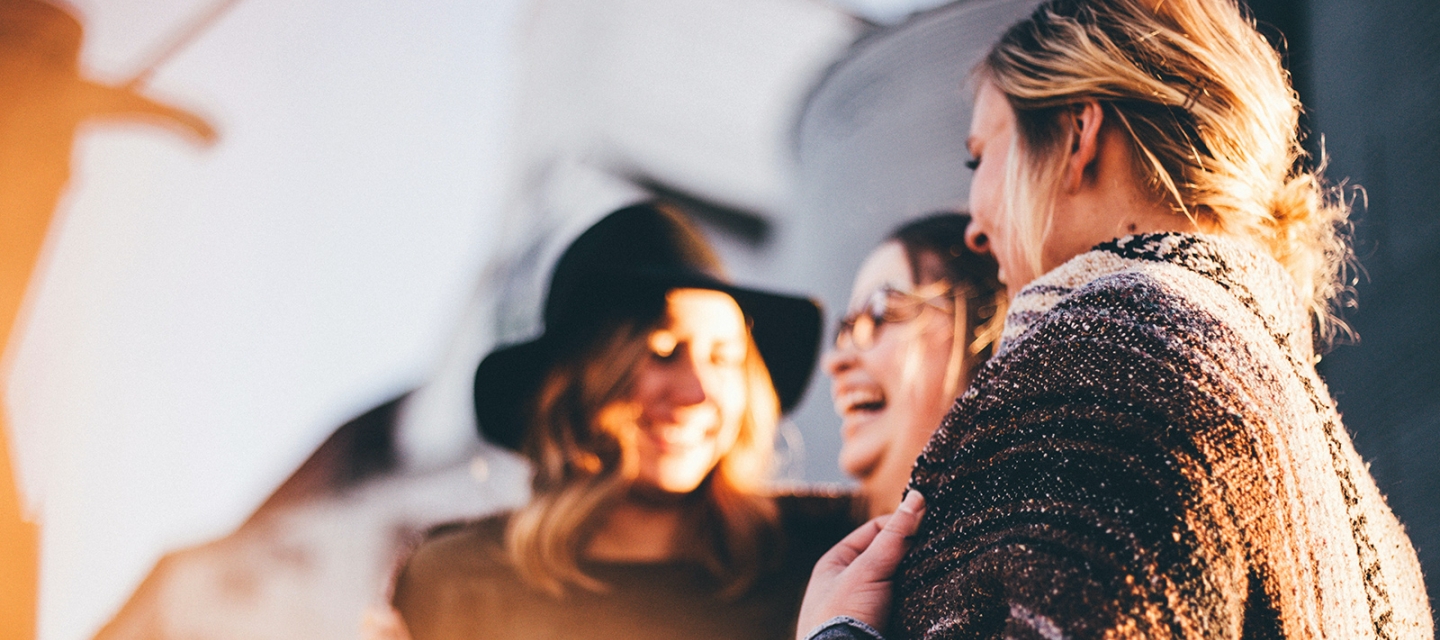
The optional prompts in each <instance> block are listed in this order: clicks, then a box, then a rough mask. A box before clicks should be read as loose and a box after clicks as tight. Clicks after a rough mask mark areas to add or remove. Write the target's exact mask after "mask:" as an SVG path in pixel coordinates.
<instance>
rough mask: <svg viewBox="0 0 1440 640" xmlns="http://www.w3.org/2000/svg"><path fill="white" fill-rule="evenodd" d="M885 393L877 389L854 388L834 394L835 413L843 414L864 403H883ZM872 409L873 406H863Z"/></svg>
mask: <svg viewBox="0 0 1440 640" xmlns="http://www.w3.org/2000/svg"><path fill="white" fill-rule="evenodd" d="M884 403H885V394H884V393H883V392H881V391H880V390H879V389H854V390H850V391H846V392H844V393H842V394H840V395H838V396H835V411H836V413H840V414H845V413H849V412H851V411H855V410H856V409H857V408H858V407H862V406H865V405H883V404H884ZM865 408H866V409H872V408H873V407H865Z"/></svg>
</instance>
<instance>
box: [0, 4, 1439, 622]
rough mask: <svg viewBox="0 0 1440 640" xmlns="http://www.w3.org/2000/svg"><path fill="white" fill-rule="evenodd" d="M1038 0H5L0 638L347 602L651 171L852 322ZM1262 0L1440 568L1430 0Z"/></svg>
mask: <svg viewBox="0 0 1440 640" xmlns="http://www.w3.org/2000/svg"><path fill="white" fill-rule="evenodd" d="M1034 4H1035V2H1034V0H961V1H958V2H943V1H941V0H833V1H832V2H822V1H819V0H487V1H486V2H474V1H469V2H463V1H460V0H410V1H408V2H404V3H400V2H381V1H378V0H344V1H342V0H315V1H312V2H304V3H295V2H282V1H280V0H104V1H102V0H74V1H73V2H68V3H62V2H60V0H0V231H3V234H0V236H3V238H0V242H3V244H0V260H3V261H4V263H3V265H0V266H3V271H0V277H3V278H5V282H3V283H0V287H6V288H3V289H0V295H3V296H5V297H3V298H0V303H5V304H8V305H9V307H8V309H9V310H8V311H7V313H8V314H9V315H6V316H3V317H0V320H5V319H6V318H8V319H10V320H5V324H6V327H5V329H6V330H10V333H9V340H8V344H7V346H6V349H5V352H4V353H5V355H4V360H3V369H0V375H3V376H4V378H3V379H4V395H3V399H4V405H5V409H6V412H5V419H4V424H5V436H6V438H5V440H4V443H5V446H6V450H4V451H0V464H5V465H8V466H5V467H0V519H3V520H4V521H3V522H0V526H3V527H5V528H4V529H3V530H0V543H3V546H0V637H3V638H8V637H16V638H25V637H31V635H32V634H38V637H41V638H46V639H51V638H54V639H70V638H88V637H94V636H96V635H97V634H98V635H99V636H100V637H106V638H135V637H144V638H157V637H158V638H165V637H191V638H231V637H234V638H261V637H264V638H331V637H333V638H353V637H356V636H357V635H358V632H359V615H360V611H361V610H362V609H363V607H365V606H366V605H367V604H370V603H374V602H380V601H382V600H383V598H384V597H385V578H386V576H387V575H388V573H389V571H390V568H391V567H392V565H393V563H394V561H395V559H396V557H397V554H398V553H400V550H401V549H402V548H403V545H404V543H405V540H406V539H407V538H408V537H409V536H412V535H413V534H414V533H415V532H417V531H420V530H423V529H424V528H425V527H427V526H429V525H431V524H433V523H435V522H438V521H442V520H447V519H453V518H459V517H470V516H474V515H479V514H483V513H486V512H489V511H493V510H496V509H502V508H505V507H506V506H509V505H513V504H515V503H517V502H519V501H521V500H523V499H524V498H525V484H526V475H525V474H526V472H525V469H524V466H523V465H522V464H521V463H520V462H519V461H517V460H516V459H514V458H513V457H512V456H509V455H506V454H504V453H502V452H499V451H497V450H495V449H493V448H491V447H488V446H487V445H485V444H484V443H482V442H480V441H479V440H478V439H477V437H476V436H475V431H474V423H473V417H472V415H471V408H470V377H471V375H472V374H473V370H474V366H475V364H476V363H477V362H478V361H479V359H480V357H481V355H483V354H484V353H485V352H487V351H488V350H489V349H490V348H492V347H493V346H495V345H496V344H498V343H505V342H511V341H515V340H522V339H525V338H528V337H530V336H531V335H533V334H535V333H537V332H538V331H539V326H538V325H537V322H538V315H539V309H538V306H539V301H540V298H541V296H542V294H543V285H544V282H545V280H546V279H547V278H548V271H549V268H550V264H551V262H552V261H553V260H554V258H555V256H556V255H558V253H559V251H560V250H561V249H563V247H564V246H565V244H567V243H568V242H569V241H570V240H571V239H572V238H573V237H574V236H575V235H577V234H578V233H579V232H580V231H581V230H583V229H584V228H585V227H586V226H588V224H589V223H590V222H592V221H594V220H595V219H596V218H598V217H599V216H600V215H603V214H604V213H606V212H608V211H610V210H613V209H614V208H616V207H618V206H621V205H623V204H627V203H630V202H633V201H635V200H637V199H641V198H649V197H661V198H664V199H667V200H669V201H670V202H673V203H675V204H677V205H679V206H681V207H682V208H684V209H685V210H686V211H688V212H689V213H690V214H691V215H692V216H693V217H694V218H695V219H696V220H697V221H698V222H699V223H700V224H701V225H702V226H703V227H704V228H705V230H706V231H707V233H709V234H710V235H711V237H712V239H713V240H714V241H715V242H716V243H717V245H718V246H719V247H720V248H721V251H722V253H723V255H724V257H725V259H726V261H727V263H728V264H729V265H730V267H731V271H732V275H733V276H734V277H735V279H736V280H738V281H740V282H744V283H748V284H759V285H762V286H765V287H767V288H774V289H780V290H785V291H792V292H803V293H808V294H810V295H814V296H815V297H817V298H818V299H820V300H821V301H822V302H823V303H824V304H825V306H826V310H827V314H828V318H829V320H830V321H831V322H833V321H834V319H835V318H836V317H837V316H838V315H839V312H840V311H841V310H842V308H843V306H844V302H845V299H846V297H847V295H848V290H849V283H850V280H851V277H852V275H853V273H854V270H855V268H856V267H857V266H858V264H859V262H860V260H861V259H862V258H863V257H864V255H865V254H866V252H868V250H869V249H870V248H871V247H872V246H873V245H874V244H875V243H876V242H877V241H878V240H879V239H880V238H881V237H882V235H883V234H884V233H885V232H886V231H888V230H889V229H890V228H892V227H893V226H895V224H897V223H898V222H900V221H902V220H904V219H907V218H910V217H914V216H917V215H921V214H925V213H929V212H933V211H938V210H942V209H954V208H960V207H963V204H964V202H965V198H966V188H967V180H968V174H967V173H966V172H965V171H963V169H962V168H961V163H962V162H963V161H964V160H965V159H966V157H965V152H964V150H963V146H961V143H962V141H963V139H964V137H965V132H966V130H967V128H968V119H969V106H968V100H969V93H968V90H967V89H966V87H965V80H966V73H967V71H968V70H969V68H970V67H971V66H972V65H973V64H974V62H975V60H976V59H977V57H978V56H979V55H980V54H981V53H982V52H983V51H984V50H985V49H986V48H987V47H988V45H989V44H990V43H991V41H993V40H994V39H995V38H996V37H997V36H998V34H999V31H1000V30H1001V29H1003V28H1004V26H1006V25H1007V24H1009V23H1010V22H1013V21H1014V20H1016V19H1018V18H1020V17H1022V16H1023V15H1025V14H1026V13H1027V12H1028V11H1029V10H1030V8H1031V7H1033V5H1034ZM1249 4H1250V7H1251V9H1252V10H1253V12H1254V14H1255V15H1256V17H1257V19H1258V20H1259V21H1260V23H1261V26H1262V30H1263V31H1265V32H1266V34H1267V35H1268V36H1270V37H1271V38H1272V40H1273V41H1274V42H1276V43H1277V44H1280V45H1281V46H1283V47H1285V49H1286V50H1287V51H1288V53H1287V63H1288V65H1289V67H1290V69H1291V70H1292V73H1293V75H1294V79H1295V84H1296V87H1297V89H1298V91H1299V92H1300V95H1301V98H1302V100H1303V101H1304V103H1305V104H1306V106H1307V109H1308V114H1307V117H1306V121H1305V127H1306V129H1307V131H1308V139H1307V140H1308V142H1307V143H1308V145H1309V146H1310V148H1311V149H1312V150H1313V151H1314V152H1315V153H1317V154H1318V153H1319V152H1320V150H1321V149H1323V150H1324V151H1325V153H1326V155H1327V156H1328V158H1329V165H1328V170H1327V174H1328V175H1329V176H1330V178H1331V179H1332V180H1334V181H1337V182H1340V181H1343V182H1345V183H1346V184H1348V185H1358V186H1361V187H1363V191H1359V190H1356V191H1353V192H1352V193H1353V194H1354V196H1355V197H1356V198H1357V205H1358V206H1357V214H1356V224H1357V238H1358V247H1359V251H1360V255H1361V262H1362V264H1363V265H1364V268H1365V269H1364V273H1363V274H1359V278H1358V280H1357V284H1356V289H1357V292H1358V303H1359V304H1358V307H1357V308H1356V309H1354V310H1352V312H1351V313H1350V316H1349V317H1350V320H1351V323H1352V325H1353V326H1354V327H1355V328H1356V329H1357V331H1358V333H1359V334H1360V339H1359V341H1358V342H1357V343H1355V344H1349V345H1342V346H1339V347H1337V348H1336V349H1335V350H1334V351H1332V352H1331V353H1330V354H1328V355H1327V356H1326V357H1325V359H1324V360H1323V361H1322V363H1321V370H1322V373H1323V374H1324V375H1325V377H1326V378H1327V380H1328V381H1329V383H1330V386H1331V390H1332V392H1333V393H1334V394H1335V395H1336V397H1337V399H1338V401H1339V404H1340V408H1341V410H1342V412H1343V413H1344V414H1345V423H1346V425H1347V426H1348V428H1349V429H1350V430H1351V432H1352V433H1353V434H1354V437H1355V441H1356V445H1357V447H1358V448H1359V449H1360V451H1361V453H1362V454H1363V455H1364V456H1365V457H1366V458H1367V459H1368V460H1370V461H1372V467H1371V471H1372V473H1373V474H1374V475H1375V477H1376V479H1377V480H1378V481H1379V483H1380V486H1381V488H1382V490H1384V491H1385V492H1386V493H1387V495H1388V496H1389V499H1390V502H1391V505H1392V506H1393V507H1394V509H1395V510H1396V511H1397V512H1398V514H1399V515H1400V517H1401V519H1402V520H1403V521H1404V522H1405V523H1406V524H1407V526H1408V527H1409V530H1410V533H1411V536H1412V539H1413V541H1414V542H1415V544H1416V546H1417V547H1418V548H1419V552H1420V557H1421V560H1422V563H1424V564H1425V567H1426V569H1427V574H1428V575H1429V580H1430V583H1429V585H1430V590H1431V592H1432V593H1437V592H1440V580H1437V579H1436V577H1435V576H1436V575H1437V571H1440V569H1437V567H1440V500H1437V498H1440V464H1437V462H1440V453H1437V451H1440V322H1437V320H1436V318H1437V317H1440V216H1437V215H1436V214H1435V213H1434V212H1433V211H1434V205H1433V203H1434V202H1436V201H1440V163H1437V162H1436V161H1435V158H1436V157H1437V155H1440V117H1437V115H1436V114H1440V36H1436V35H1435V34H1437V33H1440V5H1436V4H1435V3H1434V2H1432V0H1367V1H1364V2H1361V1H1358V0H1250V3H1249ZM27 283H28V287H27ZM12 327H13V328H12ZM0 335H3V334H0ZM827 335H828V334H827ZM837 429H838V419H837V418H836V417H835V416H834V415H833V413H832V411H831V408H830V402H829V397H828V384H827V382H826V381H825V380H824V379H823V378H820V377H817V379H816V380H815V381H814V383H813V384H812V387H811V391H810V393H809V395H808V397H807V399H806V400H805V402H804V403H803V405H802V406H801V408H800V409H799V410H798V411H797V412H795V413H794V414H793V415H792V416H791V419H790V421H789V423H788V424H787V426H786V427H785V429H784V432H785V434H784V437H783V438H782V442H781V448H782V452H783V454H784V460H785V464H784V467H783V469H782V470H781V472H782V476H783V478H782V481H783V482H788V483H839V482H842V481H843V476H842V474H841V473H840V472H839V470H838V468H837V467H836V464H835V456H836V453H837V452H838V449H839V434H838V431H837ZM22 516H23V517H24V518H25V519H26V520H28V521H29V522H32V523H36V524H38V526H33V525H26V524H23V523H22V521H21V520H20V518H21V517H22Z"/></svg>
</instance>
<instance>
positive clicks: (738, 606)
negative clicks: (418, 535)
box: [394, 495, 859, 640]
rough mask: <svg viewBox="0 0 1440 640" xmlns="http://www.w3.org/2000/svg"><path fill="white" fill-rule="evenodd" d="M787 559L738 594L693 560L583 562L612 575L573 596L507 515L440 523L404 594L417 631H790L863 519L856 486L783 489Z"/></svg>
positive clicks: (639, 639)
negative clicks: (535, 576)
mask: <svg viewBox="0 0 1440 640" xmlns="http://www.w3.org/2000/svg"><path fill="white" fill-rule="evenodd" d="M776 506H778V507H779V510H780V523H781V528H782V531H783V533H784V541H783V545H784V547H783V550H782V551H783V553H782V554H781V555H780V560H781V562H780V563H779V564H778V565H777V566H775V567H774V568H773V569H772V570H770V571H767V572H765V573H764V574H762V575H761V576H760V577H759V579H758V580H757V582H756V585H755V587H754V588H752V589H751V590H750V592H749V593H746V594H745V595H744V596H742V597H740V598H739V599H736V600H722V599H721V598H720V597H719V593H718V592H719V590H720V584H719V583H718V582H717V581H716V580H715V579H714V578H713V577H712V576H711V575H710V574H709V573H708V572H706V571H705V569H703V568H702V567H700V566H699V565H698V564H694V563H689V562H656V563H623V562H584V563H582V565H581V566H582V568H583V569H584V570H585V571H586V573H587V574H588V575H590V576H592V577H595V578H598V579H599V580H601V581H602V582H604V583H605V584H607V585H608V586H609V591H607V592H605V593H594V592H590V591H585V590H581V589H572V590H571V591H570V593H568V594H567V595H566V597H564V598H555V597H553V596H551V595H549V594H548V593H545V592H541V591H538V590H536V589H533V588H531V587H530V586H529V585H528V584H526V583H525V582H523V581H522V580H521V579H520V577H519V576H518V575H517V574H516V573H515V570H514V568H513V566H512V565H511V563H510V561H509V558H508V556H507V554H506V552H505V549H504V536H505V525H506V522H507V518H508V516H505V515H502V516H497V517H492V518H486V519H484V520H478V521H474V522H470V523H464V524H459V525H452V526H447V527H442V528H438V529H436V530H435V531H434V532H432V533H431V534H430V535H429V536H428V537H427V538H426V540H425V541H424V542H423V543H422V544H421V545H420V546H419V547H418V548H417V549H416V551H415V553H414V554H413V555H412V557H411V558H410V560H409V562H408V563H407V564H406V566H405V568H404V569H403V570H402V571H401V573H400V575H399V576H398V577H397V579H396V583H395V595H394V605H395V608H396V609H398V610H399V611H400V614H401V616H402V617H403V618H404V619H405V623H406V625H407V626H408V627H409V630H410V633H411V636H412V637H413V638H414V640H433V639H437V638H445V639H457V640H458V639H461V638H485V639H487V640H512V639H513V640H560V639H565V640H570V639H591V638H593V639H596V640H599V639H606V640H608V639H612V638H614V639H626V640H630V639H634V640H671V639H676V638H684V639H687V640H710V639H713V640H765V639H767V638H773V639H775V640H781V639H784V640H792V639H793V638H794V637H795V618H796V616H797V614H798V613H799V611H800V598H801V596H802V595H803V594H804V591H805V585H806V583H807V582H808V581H809V578H810V571H811V569H812V568H813V567H814V566H815V561H816V560H818V559H819V558H820V556H821V554H823V553H825V551H827V550H828V549H829V548H830V547H831V546H832V545H834V544H835V543H836V542H839V541H840V539H841V538H843V537H845V535H846V534H848V533H850V531H852V530H853V529H854V528H855V527H856V526H858V524H859V523H858V522H857V521H856V519H855V518H854V517H853V515H852V514H853V513H854V512H855V509H854V505H853V504H852V501H851V500H850V499H849V498H848V497H846V496H814V495H808V496H794V495H789V496H782V497H780V498H777V499H776Z"/></svg>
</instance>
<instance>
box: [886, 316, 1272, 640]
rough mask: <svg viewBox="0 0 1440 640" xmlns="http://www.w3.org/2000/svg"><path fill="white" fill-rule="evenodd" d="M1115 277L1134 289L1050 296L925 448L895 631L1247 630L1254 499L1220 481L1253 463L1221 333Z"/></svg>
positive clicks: (976, 634)
mask: <svg viewBox="0 0 1440 640" xmlns="http://www.w3.org/2000/svg"><path fill="white" fill-rule="evenodd" d="M1145 293H1146V295H1147V296H1148V298H1147V299H1158V300H1162V301H1163V299H1164V296H1163V295H1162V294H1163V292H1145ZM1117 295H1118V296H1128V297H1132V298H1133V297H1134V296H1135V292H1134V291H1133V290H1131V291H1125V290H1121V291H1105V290H1101V291H1096V292H1092V293H1091V294H1089V295H1088V297H1085V296H1082V297H1080V298H1079V299H1076V300H1067V301H1065V302H1062V303H1061V305H1062V307H1057V309H1056V310H1052V312H1051V313H1050V314H1047V316H1046V317H1047V318H1048V317H1050V316H1051V315H1054V316H1055V317H1056V319H1055V320H1054V321H1051V322H1047V323H1039V324H1037V325H1036V326H1034V327H1032V329H1031V331H1032V333H1031V334H1030V335H1029V336H1028V337H1027V338H1026V339H1024V340H1022V341H1020V342H1018V343H1017V344H1016V345H1015V347H1014V348H1013V349H1011V350H1009V351H1008V352H1005V353H1002V354H1001V355H1000V356H998V357H997V358H996V359H995V360H993V361H992V362H991V363H989V365H987V367H986V368H985V369H984V370H983V371H982V372H981V374H980V376H979V377H978V378H977V381H976V383H975V385H974V386H973V387H972V389H971V390H970V391H968V392H967V393H966V395H965V396H964V397H962V398H961V400H960V401H959V402H958V403H957V405H956V407H955V408H954V409H953V410H952V412H951V414H950V415H949V416H947V418H946V420H945V422H944V424H943V425H942V427H941V429H940V430H939V431H938V432H937V434H936V436H935V438H934V439H932V440H931V443H930V445H929V446H928V447H927V449H926V450H925V452H924V453H923V454H922V455H921V457H920V459H919V461H918V462H917V467H916V470H915V473H914V476H913V478H912V481H913V483H914V485H915V486H916V487H917V488H918V489H920V491H921V492H922V493H924V494H925V496H926V499H927V500H926V502H927V514H926V517H925V521H924V522H923V523H922V527H921V531H920V532H919V533H918V534H917V536H916V543H915V545H914V546H913V547H912V549H911V551H910V553H909V554H908V555H907V556H906V558H905V560H904V561H903V562H902V565H901V568H900V572H899V575H898V576H897V583H896V584H897V593H896V603H897V604H896V606H897V611H896V615H895V616H894V617H893V618H892V619H893V620H895V622H894V623H892V625H891V629H890V631H889V633H891V634H892V635H893V636H896V637H917V638H918V637H926V638H992V637H1016V638H1058V637H1066V638H1092V637H1145V638H1165V637H1201V636H1203V637H1239V636H1240V635H1241V632H1242V626H1243V624H1244V618H1245V612H1244V608H1245V607H1244V597H1245V590H1246V587H1247V584H1248V583H1247V575H1246V572H1247V568H1246V567H1247V564H1246V560H1245V553H1244V549H1243V547H1244V543H1243V540H1241V536H1239V535H1238V533H1237V532H1238V531H1239V528H1238V526H1237V518H1239V517H1245V514H1238V515H1237V514H1235V513H1231V510H1230V508H1229V507H1228V506H1227V504H1226V500H1225V497H1226V496H1225V495H1224V492H1225V490H1224V488H1223V485H1224V482H1225V479H1226V477H1227V476H1230V474H1241V475H1243V474H1247V473H1257V471H1256V469H1255V468H1254V466H1253V465H1252V464H1250V463H1251V462H1253V459H1254V458H1255V454H1254V451H1253V450H1251V448H1250V447H1251V445H1250V444H1249V437H1248V435H1247V433H1246V430H1245V425H1244V424H1242V423H1241V422H1239V421H1238V420H1237V419H1236V418H1235V415H1236V412H1234V411H1231V410H1229V408H1228V407H1227V406H1225V403H1224V402H1223V401H1222V400H1220V398H1224V397H1228V395H1229V392H1230V391H1233V390H1227V389H1225V388H1223V387H1225V385H1227V384H1229V383H1228V382H1227V381H1226V380H1225V379H1224V377H1223V376H1219V377H1217V376H1215V375H1214V371H1213V367H1208V366H1207V363H1206V355H1205V353H1204V346H1203V344H1204V342H1205V341H1206V340H1212V339H1219V338H1220V337H1217V336H1213V335H1209V336H1207V335H1206V331H1207V327H1206V326H1203V325H1204V323H1198V324H1197V326H1180V325H1178V324H1177V323H1178V322H1180V321H1178V320H1176V319H1175V318H1174V317H1171V316H1175V315H1181V314H1167V313H1166V309H1165V305H1164V304H1152V305H1149V306H1147V307H1143V308H1135V307H1134V305H1133V304H1128V303H1129V300H1124V299H1120V300H1116V299H1109V298H1113V297H1114V296H1117ZM1056 311H1058V313H1057V312H1056ZM1222 337H1223V336H1222ZM1217 460H1218V461H1227V462H1226V464H1233V466H1231V467H1229V468H1226V467H1224V465H1217V462H1216V461H1217Z"/></svg>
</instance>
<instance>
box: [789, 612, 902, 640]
mask: <svg viewBox="0 0 1440 640" xmlns="http://www.w3.org/2000/svg"><path fill="white" fill-rule="evenodd" d="M805 640H885V638H884V637H883V636H881V635H880V632H879V631H876V630H875V628H874V627H872V626H870V625H868V624H865V623H864V622H861V621H859V620H856V619H854V618H851V617H850V616H836V617H834V618H831V619H829V620H826V621H825V624H822V625H820V626H819V627H816V628H815V630H814V631H811V632H810V634H809V635H807V636H805Z"/></svg>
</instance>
